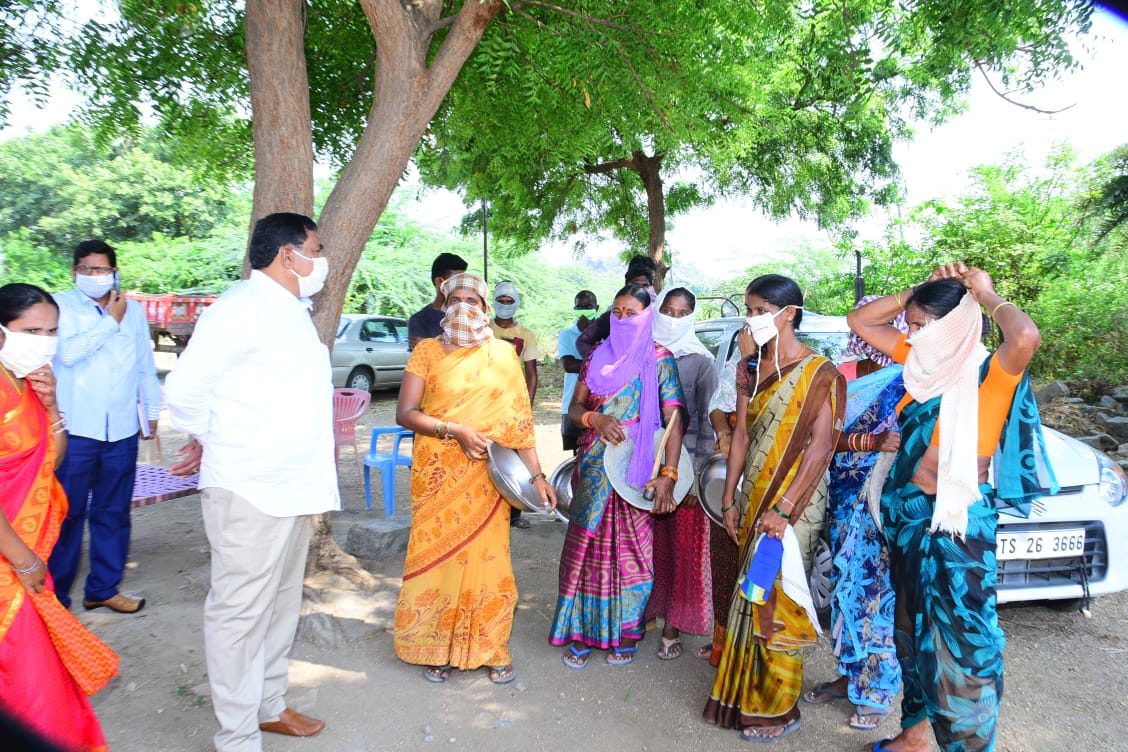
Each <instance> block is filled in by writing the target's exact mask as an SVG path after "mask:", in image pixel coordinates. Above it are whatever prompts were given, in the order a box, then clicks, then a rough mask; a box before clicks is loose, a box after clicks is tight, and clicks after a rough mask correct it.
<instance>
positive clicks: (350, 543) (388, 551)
mask: <svg viewBox="0 0 1128 752" xmlns="http://www.w3.org/2000/svg"><path fill="white" fill-rule="evenodd" d="M410 532H411V517H409V516H407V515H396V516H394V517H386V518H384V519H381V520H368V521H367V522H358V523H356V524H355V525H352V526H351V527H349V532H348V536H347V537H346V538H345V551H346V552H348V553H350V554H352V555H353V556H359V557H360V558H362V559H394V558H402V557H403V555H404V553H406V552H407V539H408V536H409V534H410Z"/></svg>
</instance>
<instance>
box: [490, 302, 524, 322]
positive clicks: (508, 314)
mask: <svg viewBox="0 0 1128 752" xmlns="http://www.w3.org/2000/svg"><path fill="white" fill-rule="evenodd" d="M520 305H521V304H520V303H498V302H497V301H496V300H495V301H494V314H495V315H496V316H497V318H499V319H511V318H513V317H514V316H515V315H516V314H517V307H518V306H520Z"/></svg>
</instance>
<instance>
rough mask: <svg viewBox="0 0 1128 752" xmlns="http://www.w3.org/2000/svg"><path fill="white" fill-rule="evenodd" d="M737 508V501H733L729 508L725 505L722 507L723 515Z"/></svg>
mask: <svg viewBox="0 0 1128 752" xmlns="http://www.w3.org/2000/svg"><path fill="white" fill-rule="evenodd" d="M735 506H736V499H733V500H732V503H731V504H729V505H728V506H725V505H724V504H722V505H721V514H724V513H725V512H727V511H728V510H730V509H732V508H733V507H735Z"/></svg>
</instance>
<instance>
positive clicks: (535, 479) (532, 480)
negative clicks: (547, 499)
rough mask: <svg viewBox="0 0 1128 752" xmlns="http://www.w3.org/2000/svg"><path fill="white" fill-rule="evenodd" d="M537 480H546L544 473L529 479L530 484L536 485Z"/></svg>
mask: <svg viewBox="0 0 1128 752" xmlns="http://www.w3.org/2000/svg"><path fill="white" fill-rule="evenodd" d="M538 480H547V478H546V477H545V474H544V473H537V474H536V475H534V476H533V477H532V478H529V482H530V483H536V482H537V481H538Z"/></svg>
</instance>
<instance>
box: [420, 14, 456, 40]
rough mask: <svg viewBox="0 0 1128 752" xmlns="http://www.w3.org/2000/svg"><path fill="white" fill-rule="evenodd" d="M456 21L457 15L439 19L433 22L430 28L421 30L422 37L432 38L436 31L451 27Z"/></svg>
mask: <svg viewBox="0 0 1128 752" xmlns="http://www.w3.org/2000/svg"><path fill="white" fill-rule="evenodd" d="M457 19H458V16H457V15H453V16H447V17H446V18H440V19H439V20H437V21H435V22H434V23H433V24H431V25H430V26H428V27H427V28H426V29H424V30H423V36H425V37H430V36H434V34H435V32H436V31H442V30H443V29H445V28H446V27H448V26H453V25H454V22H455V21H456V20H457Z"/></svg>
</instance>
